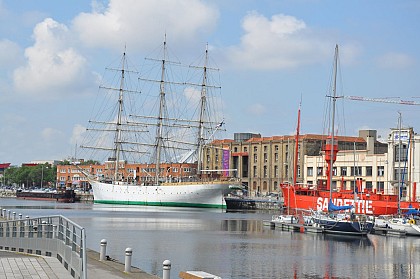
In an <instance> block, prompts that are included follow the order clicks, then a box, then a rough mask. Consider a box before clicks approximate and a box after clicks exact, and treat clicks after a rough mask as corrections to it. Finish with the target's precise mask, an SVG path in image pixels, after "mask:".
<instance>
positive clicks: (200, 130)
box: [197, 45, 209, 177]
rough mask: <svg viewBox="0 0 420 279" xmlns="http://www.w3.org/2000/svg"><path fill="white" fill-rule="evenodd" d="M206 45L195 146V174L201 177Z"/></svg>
mask: <svg viewBox="0 0 420 279" xmlns="http://www.w3.org/2000/svg"><path fill="white" fill-rule="evenodd" d="M208 54H209V50H208V45H206V54H205V57H204V65H203V81H202V84H201V98H200V118H199V120H198V135H197V139H198V144H197V148H198V150H197V152H198V154H197V164H198V165H197V172H198V176H199V177H200V176H201V168H202V157H203V146H204V143H205V142H204V120H205V119H204V117H205V112H206V107H207V63H208Z"/></svg>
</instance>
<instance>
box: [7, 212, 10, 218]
mask: <svg viewBox="0 0 420 279" xmlns="http://www.w3.org/2000/svg"><path fill="white" fill-rule="evenodd" d="M7 220H10V210H7Z"/></svg>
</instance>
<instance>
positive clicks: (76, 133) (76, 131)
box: [70, 124, 86, 145]
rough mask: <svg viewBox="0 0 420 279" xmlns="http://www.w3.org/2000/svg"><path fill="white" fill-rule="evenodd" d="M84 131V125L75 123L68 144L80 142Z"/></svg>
mask: <svg viewBox="0 0 420 279" xmlns="http://www.w3.org/2000/svg"><path fill="white" fill-rule="evenodd" d="M85 132H86V127H84V126H82V125H80V124H76V125H75V126H74V127H73V132H72V135H71V137H70V144H71V145H74V144H78V143H79V144H80V143H81V142H82V139H83V134H84V133H85Z"/></svg>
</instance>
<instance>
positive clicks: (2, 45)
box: [0, 39, 21, 70]
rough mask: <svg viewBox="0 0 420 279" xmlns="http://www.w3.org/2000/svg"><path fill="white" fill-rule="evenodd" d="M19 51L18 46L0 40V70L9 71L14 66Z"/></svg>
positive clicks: (19, 53)
mask: <svg viewBox="0 0 420 279" xmlns="http://www.w3.org/2000/svg"><path fill="white" fill-rule="evenodd" d="M20 55H21V49H20V47H19V45H18V44H16V43H15V42H12V41H10V40H7V39H3V40H0V69H5V70H7V69H10V68H13V65H16V63H17V60H19V56H20Z"/></svg>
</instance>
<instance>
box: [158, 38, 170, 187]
mask: <svg viewBox="0 0 420 279" xmlns="http://www.w3.org/2000/svg"><path fill="white" fill-rule="evenodd" d="M166 51H167V49H166V35H165V41H164V42H163V59H162V69H161V70H162V72H161V78H160V91H159V99H160V102H159V112H158V114H159V116H158V119H157V128H156V159H155V162H156V169H155V183H156V184H159V174H160V154H161V151H162V143H163V138H162V131H163V116H164V111H165V108H166V94H165V70H166V64H165V63H166Z"/></svg>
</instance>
